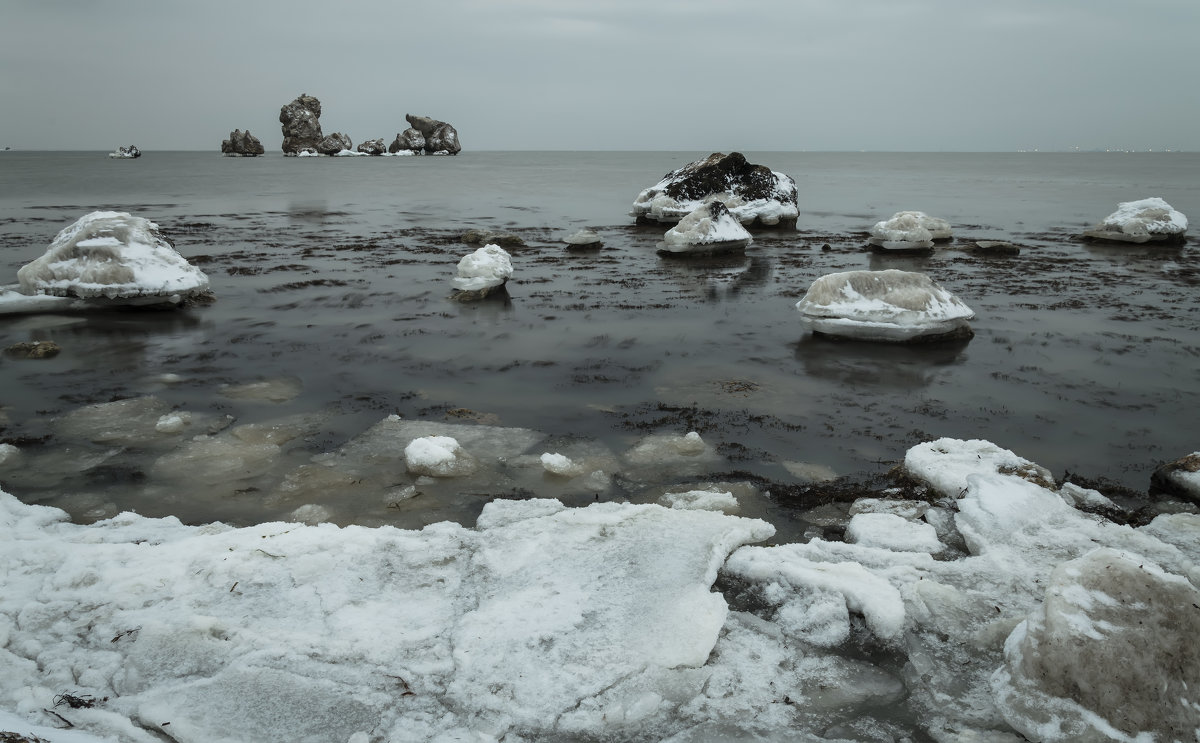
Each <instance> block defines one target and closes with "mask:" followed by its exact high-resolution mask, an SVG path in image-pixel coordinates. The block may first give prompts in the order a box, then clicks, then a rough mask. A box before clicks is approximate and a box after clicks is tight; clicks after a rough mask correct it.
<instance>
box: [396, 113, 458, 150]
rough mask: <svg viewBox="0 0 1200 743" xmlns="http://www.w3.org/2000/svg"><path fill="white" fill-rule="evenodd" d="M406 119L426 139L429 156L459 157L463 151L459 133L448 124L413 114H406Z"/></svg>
mask: <svg viewBox="0 0 1200 743" xmlns="http://www.w3.org/2000/svg"><path fill="white" fill-rule="evenodd" d="M404 118H405V119H406V120H407V121H408V123H409V125H410V126H412V128H413V129H416V130H417V131H418V132H420V133H421V136H422V137H424V138H425V152H426V153H427V154H430V155H435V154H438V153H442V154H446V155H457V154H458V153H459V152H461V151H462V146H461V145H460V144H459V142H458V131H457V130H456V129H455V128H454V127H452V126H450V125H449V124H447V123H446V122H444V121H438V120H437V119H431V118H429V117H428V116H413V115H412V114H406V115H405V116H404Z"/></svg>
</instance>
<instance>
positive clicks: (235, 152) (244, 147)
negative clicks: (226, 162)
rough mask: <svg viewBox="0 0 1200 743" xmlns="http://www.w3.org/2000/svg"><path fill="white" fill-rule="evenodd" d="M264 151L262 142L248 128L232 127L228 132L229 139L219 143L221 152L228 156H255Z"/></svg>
mask: <svg viewBox="0 0 1200 743" xmlns="http://www.w3.org/2000/svg"><path fill="white" fill-rule="evenodd" d="M265 152H266V150H265V149H263V145H262V142H260V141H258V137H256V136H254V135H253V134H251V133H250V130H249V129H247V130H246V131H242V130H241V129H234V130H233V131H232V132H230V133H229V139H227V140H225V141H224V142H222V143H221V154H223V155H227V156H229V157H257V156H258V155H262V154H263V153H265Z"/></svg>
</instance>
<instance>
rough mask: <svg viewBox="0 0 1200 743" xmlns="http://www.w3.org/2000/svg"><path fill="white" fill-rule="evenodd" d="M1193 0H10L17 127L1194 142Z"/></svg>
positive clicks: (660, 143)
mask: <svg viewBox="0 0 1200 743" xmlns="http://www.w3.org/2000/svg"><path fill="white" fill-rule="evenodd" d="M1197 38H1200V1H1198V0H992V1H990V2H984V1H983V0H438V1H437V2H424V3H415V2H406V1H403V0H401V1H396V0H344V1H342V2H329V1H328V0H325V1H323V2H315V1H314V0H205V1H203V2H184V1H183V0H178V1H177V0H0V146H5V145H7V146H11V147H13V148H19V149H104V150H112V149H113V148H115V147H116V146H117V145H118V144H136V145H138V146H139V147H141V148H142V149H147V150H152V149H159V150H162V149H198V150H204V149H212V150H216V149H218V148H219V146H220V143H221V140H222V139H224V138H226V137H228V135H229V132H230V130H232V129H234V128H241V129H246V128H249V129H250V131H251V132H253V133H254V134H255V135H256V136H258V137H259V138H260V139H261V140H262V142H263V145H264V146H265V147H266V148H267V150H268V152H278V151H279V147H280V143H281V142H282V136H281V134H280V128H279V122H278V116H279V109H280V107H281V106H283V105H284V104H286V103H288V102H289V101H291V100H292V99H293V98H295V97H296V96H297V95H299V94H301V93H308V94H310V95H315V96H316V97H317V98H319V99H320V100H321V104H322V109H323V111H322V116H321V125H322V128H323V130H324V131H325V133H330V132H334V131H340V132H344V133H346V134H348V135H349V136H350V138H351V139H352V140H353V141H354V143H355V144H358V143H359V142H361V141H363V140H364V139H370V138H374V137H384V138H385V140H386V141H387V142H391V140H392V138H393V137H394V136H395V135H396V133H397V132H399V131H401V130H403V129H405V128H406V127H407V124H406V123H405V121H404V114H405V113H414V114H420V115H425V116H432V117H434V118H437V119H441V120H443V121H448V122H450V123H451V124H453V125H454V126H455V128H457V129H458V131H459V136H460V139H461V141H462V144H463V147H464V149H465V150H468V151H469V150H471V149H476V150H485V149H627V150H646V149H650V150H716V149H739V150H745V151H763V150H859V149H866V150H909V151H927V150H928V151H936V150H1001V151H1005V150H1016V149H1033V148H1040V149H1067V148H1070V147H1073V146H1079V147H1082V148H1084V149H1091V148H1097V147H1114V148H1129V149H1164V148H1170V149H1186V150H1200V83H1198V82H1197V77H1198V76H1197V71H1198V70H1200V63H1198V62H1197V56H1196V41H1197Z"/></svg>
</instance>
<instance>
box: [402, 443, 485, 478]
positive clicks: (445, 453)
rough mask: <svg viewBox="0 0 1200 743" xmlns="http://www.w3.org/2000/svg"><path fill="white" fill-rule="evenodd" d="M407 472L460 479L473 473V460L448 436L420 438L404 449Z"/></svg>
mask: <svg viewBox="0 0 1200 743" xmlns="http://www.w3.org/2000/svg"><path fill="white" fill-rule="evenodd" d="M404 462H405V464H406V465H407V466H408V471H409V472H411V473H413V474H415V475H429V476H430V477H461V476H463V475H469V474H471V473H472V472H474V471H475V460H474V458H473V457H471V456H470V455H469V454H467V452H466V451H464V450H463V448H462V446H460V445H459V443H458V442H457V441H455V440H454V439H452V438H451V437H449V436H422V437H420V438H416V439H413V440H412V441H410V442H409V444H408V446H406V447H404Z"/></svg>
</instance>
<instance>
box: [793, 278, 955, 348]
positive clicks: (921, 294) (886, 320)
mask: <svg viewBox="0 0 1200 743" xmlns="http://www.w3.org/2000/svg"><path fill="white" fill-rule="evenodd" d="M796 309H797V310H799V311H800V314H801V322H802V323H803V324H804V325H805V327H806V328H809V329H811V330H812V331H813V332H814V333H821V334H824V335H831V336H840V337H844V338H851V339H856V340H869V341H893V342H907V341H914V340H932V339H949V338H970V337H971V335H972V333H971V327H970V325H969V324H968V322H967V321H968V320H970V319H971V318H973V317H974V316H975V313H974V311H972V310H971V308H970V307H968V306H967V305H966V304H964V303H963V302H962V300H960V299H959V298H958V297H956V296H954V295H953V294H951V293H950V292H948V291H946V290H945V289H943V288H942V287H940V286H938V285H937V284H935V283H934V282H933V281H932V280H931V279H930V278H929V277H928V276H926V275H925V274H921V273H913V272H910V271H898V270H895V269H888V270H884V271H847V272H844V273H834V274H827V275H825V276H822V277H820V278H818V279H817V280H816V281H814V282H813V283H812V286H811V287H809V289H808V292H807V293H806V294H805V295H804V298H803V299H801V300H800V301H799V302H797V303H796Z"/></svg>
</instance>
